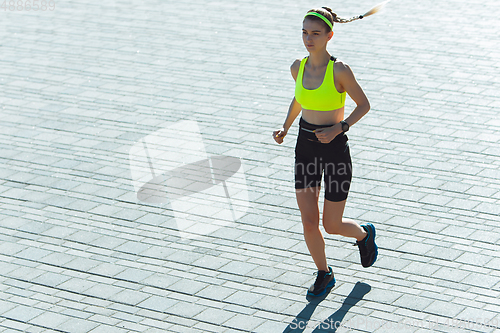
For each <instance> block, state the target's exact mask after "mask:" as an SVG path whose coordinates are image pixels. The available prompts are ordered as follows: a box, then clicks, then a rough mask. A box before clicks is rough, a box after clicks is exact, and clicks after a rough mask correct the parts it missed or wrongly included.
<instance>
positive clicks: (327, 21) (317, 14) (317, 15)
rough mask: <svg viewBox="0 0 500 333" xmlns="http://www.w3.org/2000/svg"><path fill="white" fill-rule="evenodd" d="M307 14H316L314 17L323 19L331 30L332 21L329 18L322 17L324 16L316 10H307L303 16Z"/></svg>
mask: <svg viewBox="0 0 500 333" xmlns="http://www.w3.org/2000/svg"><path fill="white" fill-rule="evenodd" d="M308 16H316V17H319V18H320V19H322V20H323V21H325V23H326V24H328V26H329V27H330V29H332V30H333V24H332V22H330V20H329V19H327V18H326V17H324V16H323V15H321V14H320V13H316V12H309V13H307V14H306V16H305V17H304V18H306V17H308Z"/></svg>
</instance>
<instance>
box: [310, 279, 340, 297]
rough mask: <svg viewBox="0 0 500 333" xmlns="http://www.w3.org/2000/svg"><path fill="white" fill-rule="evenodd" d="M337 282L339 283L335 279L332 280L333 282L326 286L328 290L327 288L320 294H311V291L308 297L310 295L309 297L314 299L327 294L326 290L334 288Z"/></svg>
mask: <svg viewBox="0 0 500 333" xmlns="http://www.w3.org/2000/svg"><path fill="white" fill-rule="evenodd" d="M336 282H337V281H336V280H335V277H334V278H333V280H332V281H330V283H329V284H327V285H326V288H325V289H324V290H323V291H322V292H320V293H319V294H313V293H311V292H309V291H308V292H307V295H309V296H314V297H319V296H323V295H324V294H326V290H327V289H329V288H332V287H333V286H335V283H336Z"/></svg>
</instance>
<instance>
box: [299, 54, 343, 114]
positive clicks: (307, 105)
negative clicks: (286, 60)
mask: <svg viewBox="0 0 500 333" xmlns="http://www.w3.org/2000/svg"><path fill="white" fill-rule="evenodd" d="M307 59H308V57H305V58H304V59H302V61H301V62H300V68H299V73H298V75H297V81H296V82H295V100H296V101H297V102H298V103H299V104H300V105H302V108H303V109H306V110H314V111H331V110H337V109H340V108H341V107H343V106H344V104H345V91H344V92H343V93H339V92H338V91H337V88H335V81H334V78H333V64H334V63H335V60H336V59H335V58H334V57H331V58H330V61H329V62H328V66H327V67H326V72H325V77H324V78H323V82H322V83H321V85H320V86H319V87H318V88H317V89H306V88H304V86H303V85H302V78H303V76H304V66H305V64H306V62H307Z"/></svg>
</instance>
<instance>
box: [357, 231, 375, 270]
mask: <svg viewBox="0 0 500 333" xmlns="http://www.w3.org/2000/svg"><path fill="white" fill-rule="evenodd" d="M361 227H362V228H363V229H365V231H366V233H367V234H368V235H366V237H365V238H364V239H363V240H361V241H356V245H358V248H359V254H360V256H361V265H363V267H370V266H371V265H373V263H374V262H375V261H376V260H377V256H378V247H377V244H375V227H374V226H373V224H371V223H367V224H363V225H362V226H361Z"/></svg>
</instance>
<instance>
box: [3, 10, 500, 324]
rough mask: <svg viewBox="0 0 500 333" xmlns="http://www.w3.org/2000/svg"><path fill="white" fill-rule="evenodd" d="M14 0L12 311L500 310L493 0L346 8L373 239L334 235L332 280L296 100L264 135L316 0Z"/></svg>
mask: <svg viewBox="0 0 500 333" xmlns="http://www.w3.org/2000/svg"><path fill="white" fill-rule="evenodd" d="M18 2H19V3H22V4H21V5H19V4H17V6H16V7H15V9H13V8H14V7H12V6H9V5H8V4H7V5H6V6H5V7H2V8H1V10H0V84H1V86H0V106H1V109H0V116H1V122H0V125H1V129H0V161H1V164H0V214H1V215H0V237H1V243H0V281H1V284H0V293H1V295H0V296H1V297H0V328H1V329H0V331H1V332H20V331H22V332H70V333H79V332H93V333H95V332H104V333H114V332H243V331H244V332H246V331H251V332H271V333H275V332H284V331H293V332H312V331H315V332H335V331H337V332H347V331H349V332H423V331H439V332H493V331H495V329H496V330H498V329H500V326H499V325H500V323H499V320H500V316H499V315H498V314H499V313H500V301H499V299H500V270H499V268H498V267H500V246H499V245H498V244H499V240H500V226H499V222H500V217H499V215H500V202H499V201H500V172H499V171H500V170H499V169H500V159H499V156H500V148H499V143H500V120H499V117H498V109H499V107H500V98H499V96H500V68H499V64H500V63H499V61H498V59H499V58H500V42H499V39H498V32H499V31H500V21H499V20H498V15H497V13H498V12H499V10H500V3H499V2H498V1H494V0H490V1H488V0H477V1H465V0H452V1H429V0H423V1H418V2H415V1H410V0H394V1H392V2H390V3H388V5H387V7H386V9H385V10H384V11H383V12H381V13H379V14H377V15H374V16H371V17H367V18H366V19H363V20H360V21H356V22H353V23H349V24H345V25H340V24H337V25H336V26H335V27H334V31H335V35H334V38H333V40H332V42H330V45H329V51H330V52H331V53H332V54H333V55H335V56H336V57H338V58H340V59H342V60H343V61H344V62H346V63H347V64H349V65H350V67H351V68H352V70H353V72H354V73H355V75H356V78H357V79H358V81H359V83H360V85H361V86H362V87H363V89H364V90H365V92H366V94H367V96H368V97H369V99H370V102H371V106H372V109H371V111H370V112H369V113H368V114H367V115H366V116H365V117H364V118H363V119H362V120H361V121H360V122H359V123H357V124H355V125H354V126H353V127H352V129H351V130H350V131H349V143H350V147H351V153H352V158H353V163H354V180H353V184H352V187H351V193H350V195H349V199H348V201H347V207H346V211H345V216H346V217H349V218H353V219H355V220H356V221H358V222H359V223H366V222H372V223H373V224H374V225H375V226H376V228H377V244H378V246H379V249H380V251H379V259H378V260H377V262H376V263H375V265H374V266H373V267H371V268H368V269H364V268H363V267H362V266H361V265H360V263H359V253H358V251H357V247H354V246H352V244H353V240H351V239H347V238H343V237H340V236H332V235H326V234H325V237H326V245H327V246H326V252H327V256H328V260H329V264H330V265H331V266H332V267H333V270H334V273H335V277H336V279H337V284H336V286H335V287H334V288H333V289H332V290H331V292H330V293H329V294H327V296H326V297H324V298H322V299H319V300H310V299H307V298H306V289H307V288H308V287H309V285H310V284H311V283H312V282H314V279H315V276H314V275H313V273H314V271H315V266H314V264H313V261H312V259H311V258H310V256H309V253H308V251H307V248H306V246H305V242H304V240H303V236H302V226H301V222H300V213H299V210H298V208H297V204H296V201H295V194H294V189H293V158H294V146H295V139H296V136H297V126H298V120H297V121H296V122H295V123H294V125H293V127H292V129H291V130H290V132H289V134H288V136H287V137H286V138H285V142H284V143H283V144H282V145H278V144H276V143H274V141H273V139H272V137H271V134H272V131H273V130H275V129H277V128H279V127H280V126H281V125H282V123H283V121H284V119H285V116H286V112H287V108H288V105H289V103H290V100H291V98H292V97H293V92H294V82H293V79H292V77H291V75H290V72H289V67H290V65H291V64H292V62H293V61H294V60H295V59H297V58H302V57H304V56H306V55H307V52H306V50H305V48H304V47H303V45H302V40H301V21H302V17H303V15H304V13H305V12H307V10H309V9H310V8H312V7H314V6H317V5H318V3H316V2H312V1H288V2H280V1H274V0H271V1H263V0H259V1H244V0H237V1H230V0H220V1H198V0H195V1H190V2H189V4H187V3H184V2H179V1H176V2H174V1H150V2H148V1H105V2H101V3H97V2H88V3H86V1H59V0H55V2H50V1H49V2H47V3H46V4H47V8H46V9H45V10H42V9H39V10H38V11H34V9H33V8H31V7H30V10H29V11H28V7H27V6H26V3H27V1H24V2H22V1H16V3H18ZM376 3H377V2H376V1H368V0H361V1H355V2H354V1H350V2H344V3H342V2H337V3H335V2H333V3H325V5H327V6H329V7H332V8H333V9H334V11H336V12H337V14H338V15H340V16H345V17H352V16H354V15H359V14H362V13H364V12H365V11H367V10H368V9H369V8H370V7H372V6H374V5H375V4H376ZM31 5H33V4H31ZM40 5H41V2H40ZM353 107H354V104H353V102H352V101H351V100H348V102H347V104H346V110H348V111H347V112H350V110H352V109H353ZM321 197H322V195H321ZM322 201H323V199H321V200H320V203H322ZM320 207H321V206H320Z"/></svg>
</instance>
